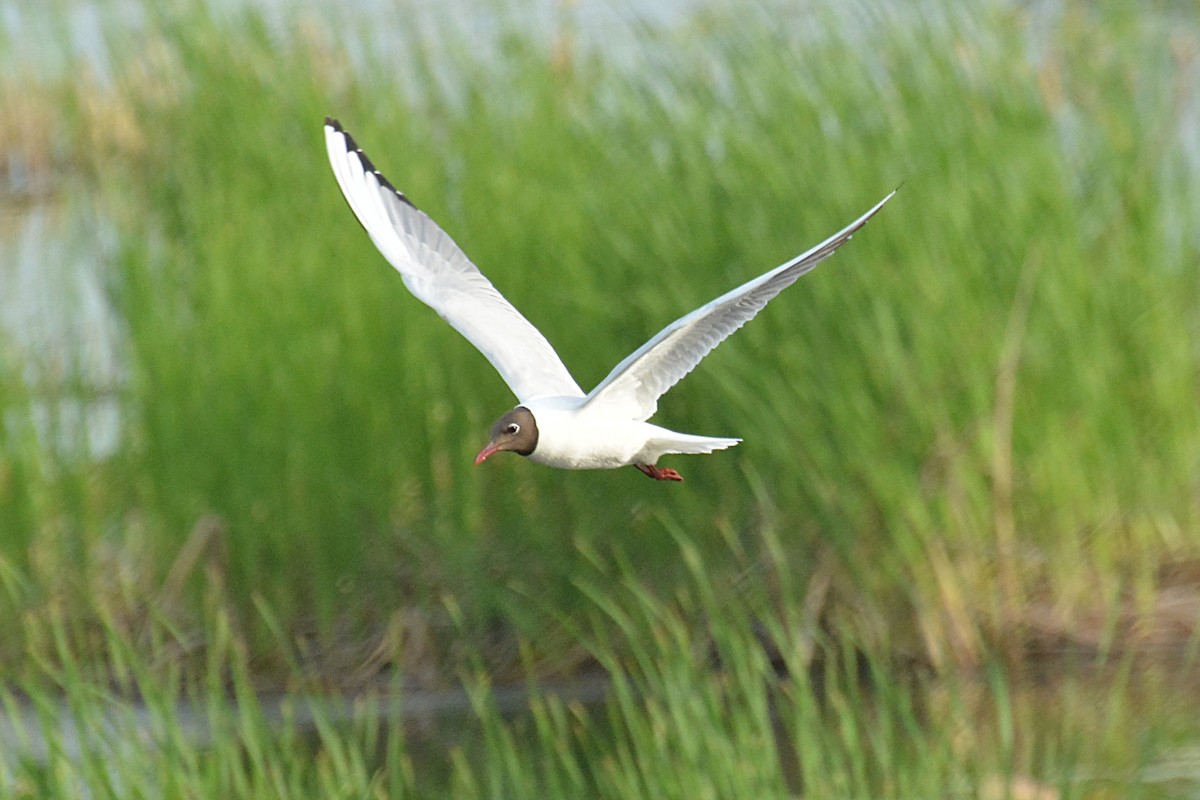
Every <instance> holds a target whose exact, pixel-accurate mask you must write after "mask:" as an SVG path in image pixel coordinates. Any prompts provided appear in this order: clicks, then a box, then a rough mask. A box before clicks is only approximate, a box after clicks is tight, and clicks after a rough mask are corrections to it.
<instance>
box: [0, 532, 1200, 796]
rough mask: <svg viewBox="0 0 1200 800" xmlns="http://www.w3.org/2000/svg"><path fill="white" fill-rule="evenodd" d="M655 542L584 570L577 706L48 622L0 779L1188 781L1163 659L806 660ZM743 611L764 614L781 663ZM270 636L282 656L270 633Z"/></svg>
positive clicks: (180, 787)
mask: <svg viewBox="0 0 1200 800" xmlns="http://www.w3.org/2000/svg"><path fill="white" fill-rule="evenodd" d="M676 555H677V556H678V557H679V558H680V560H681V561H682V562H683V563H684V564H685V565H686V570H687V572H689V573H690V574H689V576H688V577H686V578H684V579H683V580H681V582H680V583H679V585H678V586H677V589H676V592H675V593H674V595H673V596H672V597H671V598H669V599H666V600H663V599H660V598H658V597H656V596H655V594H654V592H653V591H652V590H651V589H650V587H648V586H647V585H646V583H645V581H644V580H643V579H642V578H641V577H640V576H638V575H637V574H636V573H635V572H634V571H633V570H632V569H631V568H630V567H629V566H628V565H626V566H624V567H617V568H613V567H611V566H603V565H601V564H599V563H597V564H596V565H594V566H592V567H590V568H585V569H582V570H581V571H580V575H579V576H578V580H577V584H578V586H579V589H580V592H581V594H582V595H583V596H585V597H586V598H588V600H587V601H586V602H585V603H583V606H584V607H585V609H586V613H585V614H584V615H583V616H584V617H585V619H586V621H584V622H582V623H580V624H579V625H578V626H577V627H575V631H576V633H577V634H578V638H579V641H580V642H581V643H583V645H584V646H585V647H586V648H587V650H588V651H589V653H590V654H591V655H592V656H593V657H594V658H595V659H597V660H598V661H599V663H601V664H602V665H603V666H604V667H605V668H606V669H607V670H608V673H609V674H610V675H611V676H612V685H611V687H610V689H609V691H608V694H607V697H606V698H605V699H603V700H602V701H600V702H598V703H592V704H586V705H585V704H583V703H580V702H578V701H573V700H569V699H563V698H562V697H560V696H559V695H557V694H555V693H554V692H551V691H548V690H547V689H545V688H544V687H541V686H539V685H538V683H537V682H530V683H529V684H528V689H529V692H530V699H529V707H528V710H527V711H524V712H518V713H514V712H513V711H512V710H511V709H510V710H507V711H505V710H502V709H501V707H500V705H499V703H498V702H497V701H496V699H495V697H494V695H493V694H492V692H491V689H492V686H493V681H492V679H491V677H490V675H489V673H488V672H486V671H474V670H473V669H471V668H468V669H467V670H465V671H464V673H463V678H464V681H465V685H466V686H467V692H468V698H469V708H468V709H467V710H465V711H464V712H463V713H462V714H460V715H458V716H452V717H449V718H446V719H436V718H435V719H432V720H426V719H424V718H423V717H422V716H421V715H420V714H416V715H412V716H408V717H403V716H401V715H402V714H404V712H405V711H407V710H408V706H407V705H406V703H409V702H411V701H412V699H413V698H414V697H416V694H415V693H412V692H409V691H405V692H397V690H399V688H400V685H399V683H395V684H393V685H391V686H386V685H381V686H380V687H378V688H379V689H380V691H379V692H378V693H377V692H374V691H373V692H368V693H365V694H359V695H357V696H355V697H352V698H345V699H343V698H341V697H340V696H339V695H337V694H334V695H329V694H327V693H313V692H312V691H311V690H307V689H303V688H297V689H295V690H292V691H289V692H287V693H285V694H283V695H278V696H277V695H273V694H267V695H263V694H260V693H259V692H258V691H257V686H256V685H255V681H254V677H253V674H254V666H253V663H252V657H251V656H250V652H249V648H248V647H247V646H246V642H245V641H244V640H243V639H242V637H241V636H240V635H239V633H238V632H237V630H236V625H235V624H234V620H232V619H231V618H230V617H229V616H228V614H227V612H226V611H224V610H223V609H220V608H216V607H210V608H209V609H208V612H207V616H206V620H205V627H204V630H205V633H206V635H207V636H208V649H207V655H206V657H205V661H204V664H203V666H202V668H201V669H200V670H198V671H193V672H192V673H191V674H190V675H189V674H188V673H186V672H185V671H184V670H181V669H180V663H179V662H178V661H175V660H172V659H170V658H163V657H162V654H163V653H168V652H170V651H171V650H172V649H174V648H177V647H180V646H182V645H184V644H185V643H184V642H183V641H182V640H181V638H180V632H179V631H178V630H175V629H172V628H171V627H170V626H169V625H165V624H163V623H162V620H157V621H155V622H154V623H153V624H151V625H148V626H146V627H145V628H143V629H142V630H141V631H139V632H137V633H131V632H130V631H128V630H126V629H124V628H123V627H122V626H121V624H120V622H119V621H117V620H111V619H110V620H106V621H105V622H104V624H103V629H104V641H105V644H104V647H105V649H106V650H105V654H104V655H105V658H104V660H105V661H106V662H107V663H108V665H109V666H108V667H107V668H104V669H97V665H96V659H95V654H94V653H91V652H80V651H77V650H74V649H73V648H72V645H71V644H70V641H71V639H72V637H71V636H70V635H69V634H68V633H67V632H66V631H65V630H64V629H63V626H62V625H61V623H59V624H55V625H52V626H48V628H43V630H50V631H51V632H52V635H53V642H51V643H50V644H51V649H52V651H53V654H54V655H53V659H41V660H38V661H37V663H36V664H35V665H33V670H32V672H31V674H30V675H29V676H28V677H27V678H26V679H25V680H24V681H23V682H22V683H21V689H20V693H17V692H14V691H13V690H12V689H3V690H0V707H3V709H4V711H5V721H6V726H5V727H3V728H0V734H2V735H3V737H4V738H3V743H4V748H3V754H2V755H0V787H3V788H2V789H0V793H3V794H4V795H5V796H16V797H59V796H78V795H79V794H81V793H85V792H86V793H87V794H88V795H89V796H92V797H97V798H104V797H114V798H115V797H121V798H126V797H162V798H176V797H180V798H184V797H230V798H242V797H275V798H303V797H326V798H327V797H347V798H349V797H356V798H357V797H391V798H396V797H445V796H451V797H464V798H471V797H480V798H484V797H487V798H493V797H511V798H524V797H528V798H542V797H554V798H573V797H578V798H585V797H586V798H626V797H646V796H654V797H676V798H706V797H712V798H718V797H745V796H753V797H764V798H791V797H796V796H805V797H838V798H860V797H861V798H874V797H960V796H968V797H993V796H995V797H1004V796H1008V795H1007V794H1006V793H1005V791H1006V790H1005V787H1012V791H1013V792H1014V794H1013V795H1012V796H1029V795H1027V794H1022V793H1023V792H1024V793H1028V792H1029V791H1030V790H1031V789H1037V790H1038V791H1041V792H1045V793H1046V794H1044V795H1038V796H1056V797H1110V796H1120V797H1169V796H1177V795H1173V794H1171V790H1172V785H1171V784H1170V783H1169V776H1170V775H1171V773H1172V772H1173V771H1176V770H1179V769H1183V770H1185V771H1184V772H1182V773H1178V772H1177V773H1176V774H1181V775H1182V777H1180V778H1175V780H1176V781H1177V782H1176V783H1175V784H1173V785H1174V787H1175V788H1179V787H1180V786H1182V787H1187V786H1194V784H1195V776H1194V775H1191V776H1190V777H1188V774H1187V773H1186V769H1187V763H1188V762H1187V749H1186V748H1187V745H1188V743H1189V742H1194V741H1195V736H1196V734H1197V729H1196V722H1195V720H1196V714H1195V707H1194V706H1195V704H1194V702H1193V701H1192V700H1191V699H1190V697H1189V695H1188V693H1187V690H1186V687H1185V684H1186V679H1182V676H1180V675H1179V674H1178V673H1174V674H1172V673H1171V672H1170V671H1157V670H1156V671H1146V670H1144V669H1141V668H1138V667H1137V666H1136V664H1135V662H1120V663H1116V664H1114V665H1113V666H1112V667H1111V668H1110V673H1109V674H1107V675H1102V676H1096V675H1088V674H1087V673H1083V674H1080V675H1077V676H1073V677H1067V678H1066V679H1061V678H1060V679H1058V680H1056V681H1055V682H1054V683H1053V684H1052V685H1050V684H1046V683H1044V682H1042V681H1040V680H1038V679H1037V678H1036V676H1035V677H1034V679H1032V680H1027V679H1024V678H1021V677H1019V676H1014V675H1010V674H1006V673H1005V672H1004V671H1003V670H1001V669H999V668H991V669H987V670H983V671H980V672H979V673H977V674H974V675H969V674H968V675H958V676H955V675H945V676H940V677H937V678H932V677H931V676H929V675H928V674H925V675H921V674H919V673H913V672H912V671H911V670H909V669H907V668H904V667H902V666H901V665H899V664H897V663H895V662H889V661H885V660H876V659H870V658H868V659H864V658H863V657H862V654H861V653H856V652H854V651H851V650H840V649H839V644H838V643H836V642H831V643H825V644H827V645H829V646H828V647H827V648H826V649H825V653H826V658H824V659H822V660H821V661H818V662H815V663H814V662H812V661H811V660H810V655H811V645H812V641H811V640H810V637H809V636H808V634H804V633H798V629H797V628H796V627H795V626H794V625H793V624H792V622H793V621H792V620H786V619H782V618H780V617H778V616H774V615H773V613H772V612H771V611H770V610H767V609H764V608H763V607H762V606H761V604H760V603H758V602H757V601H756V600H753V599H742V600H734V601H730V599H729V598H727V597H723V596H720V595H719V594H718V593H717V592H714V591H713V586H712V584H711V581H710V580H709V578H708V576H707V574H706V573H705V571H704V566H703V562H702V556H701V554H700V552H699V551H698V550H697V549H696V548H695V547H694V546H692V545H691V544H690V543H687V542H682V541H681V542H678V543H677V544H676ZM772 566H773V568H776V569H778V568H781V567H783V566H784V565H780V564H775V565H772ZM614 589H619V590H620V591H614ZM752 594H753V593H752ZM748 618H757V619H759V620H760V621H761V622H762V629H761V637H765V638H767V639H770V640H771V641H772V642H773V645H774V648H773V649H774V652H775V657H776V659H777V661H778V662H779V663H782V664H784V665H786V667H787V668H788V670H789V672H790V675H789V677H785V678H782V679H781V678H780V677H779V674H778V672H777V669H778V667H777V665H776V664H773V663H771V661H769V660H768V658H767V656H766V651H764V649H763V647H762V638H760V633H759V632H756V631H755V630H754V629H752V628H751V626H748V625H747V624H746V620H747V619H748ZM525 644H526V649H524V656H525V657H526V658H529V657H530V655H531V654H530V651H529V650H528V649H527V644H528V643H525ZM274 645H275V646H276V647H277V648H278V649H279V650H281V651H283V652H287V653H289V654H290V655H292V656H293V657H294V656H295V655H296V652H295V648H294V646H293V645H292V643H289V642H288V641H287V640H285V639H278V640H276V641H275V642H274ZM1097 691H1101V692H1106V693H1108V694H1107V695H1106V700H1105V702H1103V703H1099V704H1098V703H1097V702H1096V699H1095V698H1096V692H1097ZM1181 698H1189V699H1187V700H1181ZM418 699H419V698H418ZM1050 792H1058V794H1053V795H1051V794H1049V793H1050Z"/></svg>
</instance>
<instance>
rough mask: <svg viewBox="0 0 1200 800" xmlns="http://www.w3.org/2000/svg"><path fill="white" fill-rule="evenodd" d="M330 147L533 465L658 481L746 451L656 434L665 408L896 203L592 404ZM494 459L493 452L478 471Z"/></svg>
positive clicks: (731, 300)
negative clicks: (518, 414) (488, 380)
mask: <svg viewBox="0 0 1200 800" xmlns="http://www.w3.org/2000/svg"><path fill="white" fill-rule="evenodd" d="M325 143H326V150H327V152H328V155H329V162H330V165H331V166H332V168H333V173H334V176H335V177H336V178H337V181H338V185H339V186H340V187H341V190H342V193H343V195H344V196H345V198H346V202H347V203H348V204H349V205H350V208H351V209H352V210H353V211H354V214H355V216H357V217H358V219H359V222H361V223H362V225H363V227H364V228H365V229H366V231H367V233H368V234H369V235H370V237H371V240H372V241H373V242H374V243H375V245H376V247H378V248H379V250H380V252H381V253H383V255H384V257H385V258H387V260H388V261H389V262H391V264H392V266H394V267H395V268H396V270H397V271H398V272H399V273H400V276H401V278H402V279H403V280H404V284H405V286H407V287H408V289H409V290H410V291H411V292H412V293H413V294H414V295H416V296H417V298H418V299H420V300H422V301H423V302H424V303H426V304H427V305H429V306H430V307H432V308H433V309H434V310H435V311H437V312H438V314H440V315H441V316H442V318H443V319H445V320H446V321H447V322H448V323H450V325H452V326H453V327H454V328H455V329H457V330H458V331H459V332H460V333H461V334H462V335H463V336H465V337H466V338H467V339H468V340H469V341H470V342H471V343H472V344H473V345H475V347H476V348H477V349H478V350H479V351H480V352H481V353H483V355H484V356H485V357H486V358H487V359H488V360H489V361H490V362H491V363H492V366H494V367H495V368H496V371H497V372H499V373H500V376H501V377H502V378H503V379H504V381H505V382H506V383H507V384H508V386H509V388H510V389H512V391H513V393H514V394H515V395H516V396H517V399H518V400H519V405H518V409H519V408H521V407H524V408H526V409H528V410H529V411H530V412H531V413H532V415H533V418H534V420H535V421H536V426H535V427H536V439H535V441H536V446H535V447H534V449H533V450H532V451H530V452H528V453H523V454H525V455H528V457H529V459H530V460H531V461H535V462H537V463H539V464H545V465H547V466H551V467H559V468H562V469H611V468H614V467H620V466H625V465H629V464H632V465H637V466H639V468H641V469H642V471H643V472H646V473H647V474H649V475H651V476H652V477H656V478H659V479H671V480H680V478H679V476H678V473H675V472H674V471H673V470H655V469H654V468H652V466H648V465H653V464H654V463H655V462H656V461H657V460H658V458H659V457H660V456H662V455H665V454H667V453H711V452H712V451H714V450H722V449H724V448H726V447H732V446H733V445H735V444H737V443H738V442H739V441H741V440H740V439H733V438H713V437H708V436H693V435H691V434H686V433H677V432H675V431H670V430H667V429H666V428H661V427H659V426H657V425H653V424H651V423H648V422H646V420H647V419H648V418H649V417H650V416H651V415H652V414H653V413H654V412H655V411H656V410H657V407H658V398H659V397H660V396H662V395H663V394H664V393H665V392H666V391H667V390H668V389H670V388H671V387H672V386H674V385H675V383H677V382H678V381H679V380H680V379H681V378H683V377H684V376H685V375H687V374H688V373H689V372H691V370H692V369H693V368H694V367H695V366H696V364H698V363H699V362H700V360H701V359H703V358H704V356H706V355H707V354H708V353H709V352H710V351H711V350H712V349H713V348H714V347H716V346H717V345H718V344H719V343H720V342H721V341H722V340H724V339H725V338H726V337H727V336H729V335H730V334H731V333H733V332H734V331H735V330H737V329H738V328H740V327H741V326H742V325H743V324H745V323H746V322H747V321H749V320H750V319H751V318H753V317H754V315H755V314H757V313H758V312H759V311H760V310H761V309H762V308H763V307H764V306H765V305H766V304H767V302H768V301H770V300H771V298H773V297H775V295H777V294H778V293H779V292H780V291H782V290H783V289H784V288H786V287H787V286H790V285H791V284H792V283H793V282H795V280H796V279H797V278H799V277H800V276H801V275H803V274H804V273H805V272H807V271H809V270H810V269H812V268H813V267H814V266H816V265H817V264H818V263H819V262H821V261H823V260H824V259H825V258H827V257H829V256H830V255H832V254H833V252H834V251H835V250H837V248H838V247H840V246H841V245H842V244H844V243H845V242H846V241H848V240H849V239H850V236H851V235H852V234H853V233H855V232H856V231H857V230H858V229H859V228H861V227H862V226H863V225H865V224H866V222H867V220H868V219H870V218H871V217H872V216H873V215H874V214H875V212H877V211H878V210H879V209H880V208H881V207H882V206H883V204H884V203H886V202H887V201H888V200H889V199H891V197H892V195H893V194H895V192H892V193H891V194H889V195H888V196H887V197H885V198H884V199H883V200H881V201H880V202H879V203H877V204H876V205H875V206H874V207H873V208H872V209H871V210H870V211H868V212H867V213H866V214H864V215H862V216H861V217H860V218H859V219H857V220H856V221H855V222H853V223H851V224H850V225H848V226H847V227H846V228H844V229H843V230H842V231H840V232H839V233H837V234H835V235H833V236H831V237H829V238H828V239H826V240H825V241H824V242H822V243H821V244H819V245H817V246H816V247H814V248H812V249H811V250H809V251H807V252H805V253H804V254H802V255H800V256H797V257H796V258H793V259H792V260H790V261H788V262H786V263H784V264H782V265H781V266H779V267H776V268H775V269H773V270H771V271H770V272H767V273H765V274H763V275H760V276H759V277H757V278H755V279H753V280H751V281H748V282H747V283H745V284H743V285H742V286H739V287H738V288H736V289H734V290H733V291H730V292H727V293H726V294H724V295H722V296H721V297H718V298H717V299H715V300H713V301H712V302H711V303H707V304H705V305H704V306H701V307H700V308H698V309H696V310H695V311H693V312H691V313H690V314H687V315H685V316H683V317H681V318H680V319H678V320H676V321H675V322H673V323H671V324H670V325H668V326H667V327H666V328H664V329H663V330H662V331H660V332H659V333H658V334H657V335H656V336H655V337H653V338H652V339H651V340H650V341H648V342H647V343H646V344H644V345H643V346H642V347H640V348H639V349H638V350H636V351H635V352H634V353H633V354H631V355H630V356H629V357H628V358H626V359H625V360H624V361H622V362H621V363H620V364H618V365H617V366H616V367H615V368H614V369H613V371H612V372H611V373H609V375H608V377H606V378H605V379H604V380H603V381H601V382H600V384H599V385H598V386H596V388H595V389H593V390H592V391H591V392H590V393H588V394H586V395H585V394H584V393H583V390H582V389H580V388H579V385H578V384H577V383H576V382H575V380H574V378H572V377H571V374H570V372H568V371H567V368H566V367H565V366H564V365H563V363H562V361H561V360H560V359H559V357H558V355H557V354H556V353H555V352H554V348H553V347H551V346H550V343H549V342H548V341H546V339H545V337H544V336H542V334H541V333H540V332H539V331H538V330H537V329H536V328H535V327H534V326H533V325H531V324H530V323H529V321H528V320H526V319H525V318H524V317H523V316H521V314H520V312H518V311H517V310H516V309H515V308H513V306H512V305H511V304H510V303H509V302H508V301H507V300H505V299H504V297H503V296H502V295H501V294H500V293H499V292H498V291H496V288H495V287H494V286H492V284H491V282H489V281H488V279H487V278H486V277H484V276H483V274H482V273H481V272H479V270H478V269H477V268H476V267H475V265H474V264H472V263H471V262H470V260H469V259H468V258H467V257H466V255H464V254H463V252H462V250H460V249H459V248H458V246H457V245H456V244H455V243H454V241H453V240H451V238H450V237H449V236H448V235H446V233H445V232H444V231H442V229H441V228H439V227H438V226H437V224H436V223H434V222H433V220H431V219H430V218H429V217H428V216H426V215H425V214H424V213H422V212H421V211H419V210H418V209H417V208H416V207H415V206H414V205H413V204H412V203H411V202H410V201H409V200H408V199H407V198H406V197H404V195H402V194H401V193H400V192H399V191H397V190H396V189H395V188H394V187H393V186H392V185H391V183H389V182H388V181H387V179H386V178H384V177H383V176H382V175H381V174H380V173H379V171H378V170H376V169H375V168H374V166H373V165H372V164H371V162H370V160H369V159H368V158H367V157H366V155H364V154H363V152H362V150H360V149H358V147H357V146H356V145H355V143H354V140H353V139H351V138H350V136H349V134H347V133H346V132H345V131H344V130H343V129H342V128H341V126H340V125H339V124H338V123H337V122H336V121H334V120H331V119H328V118H327V119H326V121H325ZM489 447H491V446H490V445H489ZM495 449H496V448H492V449H490V450H488V449H486V448H485V450H487V452H485V453H481V454H480V456H479V458H478V459H477V463H478V462H479V461H481V460H483V459H484V458H486V457H487V456H488V455H490V454H491V453H492V452H495ZM500 449H513V448H500ZM659 473H662V474H659Z"/></svg>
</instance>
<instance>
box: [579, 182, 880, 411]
mask: <svg viewBox="0 0 1200 800" xmlns="http://www.w3.org/2000/svg"><path fill="white" fill-rule="evenodd" d="M894 194H896V192H895V191H893V192H892V193H891V194H889V195H888V196H887V197H885V198H883V199H882V200H880V201H879V202H878V203H876V204H875V206H874V207H873V208H872V209H871V210H870V211H868V212H867V213H865V214H863V215H862V216H861V217H859V218H858V219H856V220H855V221H854V222H852V223H850V224H849V225H847V226H846V227H845V228H843V229H842V230H841V231H839V232H838V233H835V234H834V235H833V236H830V237H829V238H828V239H826V240H825V241H823V242H821V243H820V244H819V245H817V246H816V247H814V248H812V249H811V250H809V251H808V252H806V253H803V254H801V255H799V256H796V257H795V258H793V259H792V260H791V261H788V262H787V263H785V264H782V265H781V266H778V267H776V268H775V269H773V270H771V271H770V272H768V273H766V274H765V275H760V276H759V277H757V278H755V279H754V280H752V281H748V282H747V283H744V284H742V285H741V286H739V287H738V288H736V289H734V290H733V291H731V292H727V293H726V294H723V295H721V296H720V297H718V298H717V299H716V300H713V301H712V302H711V303H708V304H706V305H703V306H701V307H700V308H698V309H696V310H695V311H693V312H692V313H690V314H687V315H686V316H683V317H680V318H679V319H677V320H675V321H674V322H672V323H671V324H670V325H668V326H667V327H665V328H663V329H662V331H660V332H659V333H658V335H657V336H655V337H654V338H653V339H651V340H650V341H648V342H646V343H645V344H644V345H642V346H641V347H639V348H638V349H637V350H636V351H634V352H633V353H632V354H631V355H630V356H629V357H628V358H626V359H625V360H624V361H622V362H621V363H620V364H618V365H617V366H616V367H614V368H613V371H612V372H610V373H609V374H608V377H606V378H605V379H604V380H603V381H601V382H600V384H599V385H598V386H597V387H596V388H595V389H593V390H592V391H591V393H590V394H588V396H587V401H586V403H585V404H584V406H583V407H584V408H585V409H596V410H602V411H603V413H604V414H606V415H609V414H611V415H614V416H616V415H620V416H622V417H625V416H628V417H633V418H634V419H637V420H645V419H647V418H648V417H650V415H652V414H653V413H654V412H655V411H656V410H657V408H658V398H659V397H661V396H662V395H663V394H664V393H665V392H666V391H667V390H668V389H670V388H671V387H672V386H674V385H675V384H676V383H678V382H679V381H680V379H682V378H683V377H684V376H685V375H687V374H688V373H689V372H691V371H692V370H693V369H694V368H695V366H696V365H697V364H699V363H700V361H701V360H702V359H703V358H704V357H705V356H706V355H708V354H709V353H710V352H712V350H713V348H714V347H716V346H717V345H718V344H720V343H721V342H722V341H724V340H725V338H726V337H728V336H729V335H730V334H731V333H733V332H734V331H736V330H737V329H738V328H740V327H742V326H743V325H745V324H746V323H747V322H749V321H750V320H751V319H753V318H754V316H755V315H756V314H757V313H758V312H759V311H761V310H762V308H763V307H764V306H765V305H766V304H767V303H768V302H769V301H770V300H771V298H773V297H775V295H777V294H779V293H780V292H781V291H783V290H784V289H786V288H787V287H788V286H791V285H792V284H793V283H795V281H796V279H797V278H799V277H800V276H801V275H803V274H804V273H806V272H808V271H809V270H810V269H812V268H813V267H815V266H816V265H817V264H819V263H821V262H822V261H824V260H825V259H826V258H828V257H829V256H831V255H833V253H834V251H836V250H837V249H838V248H839V247H841V246H842V245H843V244H845V243H846V242H848V241H849V240H850V237H851V236H853V235H854V234H855V233H856V232H857V231H858V229H859V228H861V227H862V226H863V225H866V224H867V220H869V219H870V218H871V217H872V216H874V215H875V212H877V211H879V209H880V208H882V207H883V204H884V203H886V202H887V201H888V200H890V199H892V195H894Z"/></svg>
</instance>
